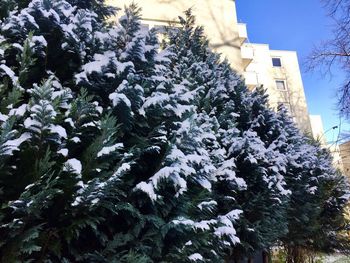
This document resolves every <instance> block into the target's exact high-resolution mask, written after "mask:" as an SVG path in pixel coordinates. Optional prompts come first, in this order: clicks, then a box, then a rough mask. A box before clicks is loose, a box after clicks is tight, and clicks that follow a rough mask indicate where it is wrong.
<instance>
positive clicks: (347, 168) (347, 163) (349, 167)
mask: <svg viewBox="0 0 350 263" xmlns="http://www.w3.org/2000/svg"><path fill="white" fill-rule="evenodd" d="M339 150H340V151H339V152H340V157H341V160H342V165H343V172H344V174H345V175H346V176H347V177H348V178H350V141H349V142H346V143H343V144H341V145H339Z"/></svg>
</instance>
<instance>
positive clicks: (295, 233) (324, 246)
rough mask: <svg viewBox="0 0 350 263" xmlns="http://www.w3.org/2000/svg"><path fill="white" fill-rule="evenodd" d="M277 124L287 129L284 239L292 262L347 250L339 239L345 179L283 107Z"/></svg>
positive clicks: (346, 195) (346, 188)
mask: <svg viewBox="0 0 350 263" xmlns="http://www.w3.org/2000/svg"><path fill="white" fill-rule="evenodd" d="M278 120H279V121H280V123H281V124H282V125H283V127H284V130H283V135H284V137H285V138H286V143H285V144H284V147H283V149H282V151H283V152H284V153H285V155H286V157H287V166H286V167H287V169H286V175H285V178H286V182H287V184H288V187H289V189H290V190H291V193H292V194H291V196H290V201H289V205H288V209H287V223H288V232H287V233H286V235H283V236H282V237H281V241H282V243H283V244H284V246H285V248H286V252H287V256H288V258H289V260H292V261H293V262H304V261H305V260H306V258H305V253H304V252H305V251H307V250H311V251H323V252H326V253H328V252H333V251H334V250H336V249H339V250H342V249H343V250H346V249H347V246H345V247H344V242H342V241H341V240H340V239H339V234H340V233H341V231H342V230H343V229H344V228H345V227H346V224H347V223H346V220H345V218H344V216H345V215H344V209H345V207H346V203H347V202H348V199H349V186H348V183H347V182H346V179H345V177H344V176H342V175H341V174H339V172H337V171H336V170H335V168H334V167H333V166H332V161H331V160H332V159H331V156H330V153H329V152H328V150H327V149H322V148H321V147H320V146H319V145H318V144H317V143H316V142H312V141H311V139H309V138H307V137H305V136H303V135H302V134H301V133H300V131H299V130H298V129H297V128H296V126H295V124H294V123H293V121H292V120H291V118H290V117H289V115H288V112H287V110H286V109H285V108H283V107H281V108H280V109H279V113H278Z"/></svg>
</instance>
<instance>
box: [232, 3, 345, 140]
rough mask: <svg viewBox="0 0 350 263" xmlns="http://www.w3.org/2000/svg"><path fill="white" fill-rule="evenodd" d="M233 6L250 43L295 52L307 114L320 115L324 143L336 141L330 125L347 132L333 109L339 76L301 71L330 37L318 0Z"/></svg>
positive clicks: (329, 21) (339, 80)
mask: <svg viewBox="0 0 350 263" xmlns="http://www.w3.org/2000/svg"><path fill="white" fill-rule="evenodd" d="M236 5H237V14H238V21H239V22H243V23H246V24H247V28H248V35H249V41H250V42H252V43H254V42H255V43H266V44H269V45H270V48H271V49H282V50H283V49H285V50H296V51H297V52H298V57H299V63H300V66H301V70H302V77H303V82H304V89H305V94H306V99H307V102H308V107H309V112H310V114H319V115H321V116H322V119H323V126H324V130H325V131H327V132H326V137H327V140H328V141H329V142H331V141H334V140H336V139H337V138H338V133H339V129H332V127H333V126H336V125H337V126H341V130H342V131H345V130H346V129H347V130H350V128H349V125H348V124H346V122H345V121H344V120H341V121H340V119H339V116H338V109H337V107H336V102H337V99H336V90H337V88H338V87H339V86H340V85H341V83H342V81H343V78H342V77H343V75H342V73H341V72H340V71H337V70H334V72H333V76H332V78H330V77H324V76H322V75H321V74H320V73H319V72H317V71H315V72H313V73H308V72H305V70H304V69H303V68H302V64H303V61H304V60H305V58H306V57H307V56H308V54H309V53H310V51H311V50H312V48H313V46H314V45H317V44H318V43H319V42H320V41H322V40H327V39H328V38H331V30H332V28H331V24H332V23H331V20H330V19H329V18H328V17H327V16H326V10H325V9H324V8H323V7H322V4H321V0H299V1H295V0H264V1H262V0H236ZM340 123H341V125H339V124H340Z"/></svg>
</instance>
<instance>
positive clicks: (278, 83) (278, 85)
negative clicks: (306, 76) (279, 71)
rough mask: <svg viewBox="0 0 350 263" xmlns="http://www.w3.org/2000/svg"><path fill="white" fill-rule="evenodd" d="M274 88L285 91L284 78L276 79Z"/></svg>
mask: <svg viewBox="0 0 350 263" xmlns="http://www.w3.org/2000/svg"><path fill="white" fill-rule="evenodd" d="M276 88H277V89H278V90H281V91H286V90H287V87H286V82H285V81H284V80H276Z"/></svg>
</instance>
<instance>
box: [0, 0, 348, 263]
mask: <svg viewBox="0 0 350 263" xmlns="http://www.w3.org/2000/svg"><path fill="white" fill-rule="evenodd" d="M103 2H104V1H102V0H88V1H79V0H31V1H28V0H23V1H12V0H7V1H4V3H1V4H0V19H1V29H0V95H1V96H2V99H1V101H0V204H1V205H0V235H1V237H2V239H1V241H0V261H3V262H16V261H21V262H22V261H23V262H30V261H38V262H41V261H45V262H123V263H124V262H224V260H226V259H228V258H234V259H239V258H244V257H247V256H250V255H251V254H252V253H254V251H256V250H259V249H267V248H268V247H269V246H270V245H272V244H274V243H275V242H276V241H278V240H280V239H283V238H285V237H286V236H287V235H289V237H292V236H293V228H292V227H291V225H293V226H295V225H296V223H295V221H297V219H295V217H294V214H293V211H294V210H293V209H295V205H297V206H300V207H301V209H302V210H303V209H304V208H305V212H308V211H311V210H312V209H314V208H316V206H317V205H318V207H319V210H318V211H319V212H318V213H316V214H315V217H313V219H312V220H314V221H313V222H317V223H318V225H317V227H318V226H319V225H322V226H323V227H324V229H327V235H328V237H329V235H330V234H331V233H332V230H333V229H334V228H335V227H336V226H338V225H339V224H340V223H341V222H342V221H341V220H342V218H341V216H340V214H337V215H339V216H338V217H336V218H335V219H334V220H330V219H329V216H328V215H329V214H330V213H334V211H335V210H336V211H341V209H342V208H343V206H344V203H345V201H346V198H345V197H346V193H347V192H346V185H345V184H344V185H343V186H344V187H343V188H342V187H340V186H336V182H337V180H338V179H339V182H340V181H342V177H337V176H335V175H334V174H335V173H334V170H332V169H331V167H330V166H329V163H328V161H329V157H328V156H327V154H326V153H325V152H323V151H322V150H320V148H319V147H317V146H313V145H309V144H308V141H307V140H306V139H305V138H304V137H302V136H301V135H300V134H299V133H298V131H297V130H296V128H295V127H294V126H293V125H292V124H291V122H290V120H288V118H287V117H286V116H285V115H283V114H282V113H280V114H279V115H276V114H275V113H274V112H273V111H271V110H270V109H269V108H268V106H267V98H266V96H265V95H264V93H263V92H262V91H261V90H257V91H255V92H253V93H250V92H249V91H248V90H247V88H246V87H245V86H244V83H243V82H242V81H241V80H240V78H239V76H238V75H237V74H236V73H235V72H234V71H232V69H231V68H230V66H229V64H228V63H227V62H225V61H224V62H222V61H221V60H220V57H219V55H217V54H215V53H213V52H212V51H210V48H209V45H208V41H207V39H206V38H205V36H204V34H203V29H202V28H200V27H195V20H194V17H193V16H192V15H191V12H190V11H187V12H186V14H185V15H186V17H185V18H180V27H179V28H177V29H171V30H169V32H167V34H166V36H165V41H164V42H163V43H162V45H159V43H158V39H157V30H153V29H152V30H146V29H145V28H144V27H142V26H141V22H140V10H139V9H138V7H137V6H135V5H131V6H130V7H129V8H126V10H125V11H124V13H125V15H123V16H121V18H120V19H119V21H116V22H115V23H112V22H107V21H106V20H105V18H106V17H108V16H110V15H112V14H113V12H114V9H113V8H111V7H108V6H106V5H104V3H103ZM295 174H298V176H297V177H294V175H295ZM315 178H316V179H317V180H316V179H315ZM293 191H295V193H294V192H293ZM298 191H300V193H301V195H305V196H309V197H310V198H311V199H310V200H312V202H311V203H310V205H311V206H312V207H311V208H312V209H311V210H310V209H309V204H308V203H305V199H300V200H299V199H298V198H299V197H298V196H299V192H298ZM300 197H301V196H300ZM289 198H292V199H291V201H290V202H289V203H288V202H286V201H288V200H289ZM293 198H295V201H294V199H293ZM325 200H327V201H325ZM288 205H289V206H288ZM303 211H304V210H303ZM286 212H287V215H288V217H287V219H288V220H287V219H286V218H285V215H286ZM326 215H327V216H326ZM296 218H297V217H296ZM287 223H288V224H290V225H288V230H289V233H288V234H286V230H287ZM320 229H321V228H317V229H316V230H317V231H319V230H320ZM316 230H315V231H316ZM317 231H316V232H317ZM309 233H310V235H311V234H314V233H315V232H312V231H311V232H309ZM320 236H321V235H320ZM293 238H294V237H293ZM296 238H299V237H297V236H296ZM327 240H334V239H327ZM301 241H302V242H306V243H307V242H308V241H306V240H305V239H302V240H301ZM318 244H319V247H325V246H326V245H327V244H328V243H318Z"/></svg>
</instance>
